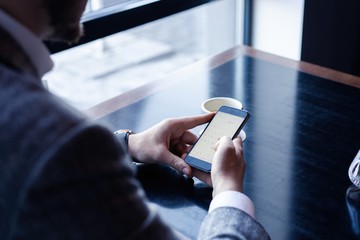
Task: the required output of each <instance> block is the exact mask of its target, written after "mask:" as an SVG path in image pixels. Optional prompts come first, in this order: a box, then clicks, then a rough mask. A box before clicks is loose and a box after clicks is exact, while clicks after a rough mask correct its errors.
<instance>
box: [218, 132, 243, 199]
mask: <svg viewBox="0 0 360 240" xmlns="http://www.w3.org/2000/svg"><path fill="white" fill-rule="evenodd" d="M215 148H216V152H215V155H214V159H213V164H212V168H211V180H212V186H213V189H214V190H213V197H215V196H216V195H217V194H219V193H220V192H223V191H227V190H233V191H238V192H242V191H243V180H244V175H245V160H244V156H243V148H242V140H241V138H240V137H237V138H235V139H234V140H231V139H230V138H229V137H222V138H221V139H220V140H219V142H218V144H217V146H215Z"/></svg>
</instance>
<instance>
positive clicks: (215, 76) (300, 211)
mask: <svg viewBox="0 0 360 240" xmlns="http://www.w3.org/2000/svg"><path fill="white" fill-rule="evenodd" d="M217 96H225V97H232V98H236V99H238V100H240V101H241V102H242V103H243V105H244V107H245V108H246V109H247V110H248V111H250V112H251V115H252V117H251V119H250V121H249V122H248V124H247V125H246V127H245V129H244V130H245V131H246V133H247V139H246V141H245V143H244V149H245V158H246V161H247V169H246V176H245V189H244V192H245V193H246V194H247V195H248V196H249V197H250V198H251V199H252V200H253V201H254V204H255V207H256V216H257V220H258V221H259V222H261V223H262V224H263V226H264V227H265V228H266V229H267V230H268V232H269V234H270V235H271V237H272V238H273V239H357V238H360V202H359V199H358V200H357V201H356V200H355V201H354V200H352V199H350V198H349V196H348V195H347V194H346V193H347V189H348V188H349V187H351V186H352V184H351V182H350V180H349V179H348V174H347V170H348V167H349V165H350V163H351V161H352V159H353V158H354V157H355V155H356V153H357V151H358V150H359V149H360V78H358V77H355V76H351V75H348V74H344V73H340V72H336V71H333V70H331V69H326V68H322V67H319V66H315V65H311V64H308V63H304V62H297V61H292V60H288V59H284V58H281V57H277V56H274V55H271V54H267V53H264V52H260V51H256V50H254V49H252V48H248V47H236V48H233V49H230V50H228V51H226V52H224V53H222V54H219V55H217V56H214V57H212V58H210V59H207V60H204V61H201V62H198V63H195V64H193V65H191V66H189V67H187V68H184V69H182V70H179V71H178V72H175V73H173V74H171V75H169V76H167V77H166V78H164V79H161V80H158V81H154V82H152V83H150V84H148V85H145V86H143V87H140V88H138V89H134V90H132V91H130V92H127V93H125V94H122V95H120V96H118V97H115V98H113V99H110V100H109V101H106V102H104V103H101V104H99V105H97V106H95V107H93V108H91V109H89V110H88V111H86V112H87V114H89V115H90V116H92V117H94V118H96V119H97V120H98V121H100V122H102V123H104V124H106V125H108V126H109V127H110V128H111V129H112V130H116V129H118V128H130V129H133V130H135V131H142V130H144V129H146V128H148V127H150V126H152V125H153V124H155V123H157V122H159V121H161V120H162V119H164V118H168V117H180V116H187V115H195V114H200V113H201V111H200V104H201V102H202V101H204V100H205V99H207V98H210V97H217ZM194 131H195V132H197V131H198V129H195V130H194ZM138 176H139V179H140V181H141V182H142V184H143V186H144V188H145V190H146V192H147V194H148V197H149V199H150V201H151V202H152V203H155V204H156V205H158V208H159V211H160V213H161V215H163V217H164V218H165V219H166V221H168V222H169V223H170V224H171V225H172V226H173V227H174V228H175V229H177V230H178V231H180V232H182V233H183V234H185V235H187V236H188V237H190V238H192V239H193V238H195V237H196V234H197V230H198V227H199V224H200V223H201V220H202V219H203V217H204V216H205V215H206V212H207V208H208V205H209V202H210V201H211V189H210V188H209V187H207V186H206V185H204V184H203V183H201V182H200V181H198V180H195V181H194V182H193V181H192V180H191V179H187V178H185V177H183V176H181V175H179V174H178V173H177V172H176V171H174V170H172V169H170V168H169V167H165V166H150V165H142V166H139V171H138Z"/></svg>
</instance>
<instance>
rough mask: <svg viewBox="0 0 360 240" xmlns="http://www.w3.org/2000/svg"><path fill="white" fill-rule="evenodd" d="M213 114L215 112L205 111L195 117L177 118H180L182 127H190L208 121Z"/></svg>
mask: <svg viewBox="0 0 360 240" xmlns="http://www.w3.org/2000/svg"><path fill="white" fill-rule="evenodd" d="M214 115H215V113H207V114H203V115H198V116H195V117H194V116H192V117H184V118H179V120H181V126H182V127H183V128H184V129H191V128H194V127H197V126H199V125H202V124H205V123H207V122H209V121H210V120H211V119H212V118H213V117H214Z"/></svg>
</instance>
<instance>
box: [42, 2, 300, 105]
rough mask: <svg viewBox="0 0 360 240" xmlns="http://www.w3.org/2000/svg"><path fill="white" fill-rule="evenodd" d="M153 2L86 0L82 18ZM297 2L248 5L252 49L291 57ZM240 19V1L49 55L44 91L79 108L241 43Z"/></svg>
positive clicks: (296, 50) (296, 41) (296, 42)
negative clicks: (251, 9) (250, 7)
mask: <svg viewBox="0 0 360 240" xmlns="http://www.w3.org/2000/svg"><path fill="white" fill-rule="evenodd" d="M154 1H156V0H91V1H89V2H88V5H87V8H86V12H85V14H87V13H89V12H94V11H97V10H99V9H102V8H111V7H114V6H115V5H116V7H119V6H121V7H123V8H124V9H126V8H130V7H134V6H137V5H141V4H146V2H154ZM303 1H304V0H292V1H286V0H256V1H255V4H254V10H255V14H254V19H253V22H254V23H253V24H254V30H253V43H254V44H253V46H254V47H255V48H257V49H260V50H265V51H267V52H272V53H275V54H279V55H282V56H285V57H289V58H293V59H299V54H300V46H301V41H300V38H301V27H302V26H301V18H302V16H301V13H302V9H301V7H303ZM290 2H291V3H290ZM276 11H277V12H276ZM274 13H275V14H274ZM243 18H244V1H243V0H218V1H214V2H211V3H207V4H204V5H201V6H199V7H195V8H192V9H190V10H187V11H184V12H180V13H178V14H174V15H172V16H169V17H166V18H162V19H160V20H157V21H154V22H149V23H147V24H144V25H141V26H139V27H136V28H132V29H129V30H126V31H123V32H120V33H117V34H114V35H111V36H108V37H106V38H103V39H98V40H96V41H93V42H90V43H87V44H83V45H80V46H78V47H74V48H71V49H68V50H65V51H62V52H59V53H56V54H53V55H52V59H53V60H54V63H55V68H54V69H53V71H51V72H50V73H48V74H47V75H45V76H44V80H46V84H47V86H48V88H49V90H50V91H51V92H53V93H54V94H56V95H58V96H60V97H61V98H63V99H64V100H66V101H67V102H68V103H70V105H73V106H74V107H76V108H78V109H80V110H84V109H87V108H89V107H91V106H94V105H96V104H98V103H100V102H102V101H105V100H107V99H109V98H112V97H114V96H116V95H119V94H121V93H123V92H126V91H129V90H131V89H134V88H136V87H139V86H141V85H144V84H146V83H148V82H150V81H154V80H156V79H159V78H161V77H163V76H164V75H166V74H168V73H170V72H173V71H176V70H178V69H180V68H182V67H185V66H187V65H189V64H191V63H193V62H196V61H199V60H201V59H204V58H206V57H209V56H212V55H215V54H217V53H220V52H222V51H225V50H227V49H229V48H231V47H233V46H235V45H238V44H242V42H243V39H242V38H243ZM284 20H286V21H284ZM113 24H116V23H115V22H114V23H113ZM85 32H86V29H85ZM274 34H276V36H279V35H280V36H281V38H274V36H275V35H274ZM279 39H280V41H279ZM281 39H282V40H281Z"/></svg>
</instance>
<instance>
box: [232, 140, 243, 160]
mask: <svg viewBox="0 0 360 240" xmlns="http://www.w3.org/2000/svg"><path fill="white" fill-rule="evenodd" d="M233 143H234V146H235V151H236V155H238V156H242V153H243V141H242V139H241V137H237V138H235V139H234V140H233Z"/></svg>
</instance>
